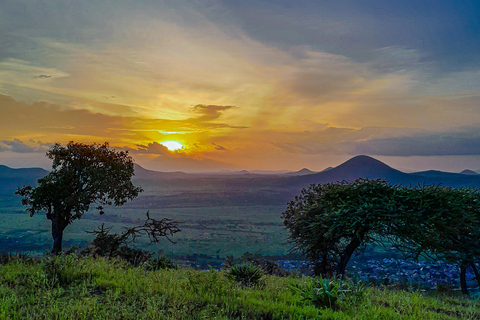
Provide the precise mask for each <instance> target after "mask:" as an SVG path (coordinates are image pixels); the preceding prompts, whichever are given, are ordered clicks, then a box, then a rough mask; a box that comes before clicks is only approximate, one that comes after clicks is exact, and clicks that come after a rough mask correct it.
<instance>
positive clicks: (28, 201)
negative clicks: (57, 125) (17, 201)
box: [16, 141, 142, 254]
mask: <svg viewBox="0 0 480 320" xmlns="http://www.w3.org/2000/svg"><path fill="white" fill-rule="evenodd" d="M47 157H48V158H50V159H52V160H53V163H52V171H51V172H50V173H49V174H48V175H47V176H45V177H43V178H41V179H39V180H38V185H37V186H36V187H31V186H23V187H22V188H19V189H18V190H17V192H16V194H18V195H20V196H22V204H23V205H26V206H28V208H27V209H26V211H27V212H29V213H30V216H33V215H34V214H35V213H38V212H41V211H43V212H45V214H46V217H47V219H49V220H51V221H52V237H53V240H54V244H53V249H52V253H55V254H57V253H59V252H60V251H61V250H62V238H63V230H64V229H65V228H66V227H67V225H69V224H70V223H72V222H73V221H75V220H76V219H80V218H81V217H82V216H83V214H84V213H85V212H86V211H88V210H89V209H90V207H91V206H92V205H95V208H96V209H97V210H99V213H100V214H103V213H104V212H103V209H104V206H106V205H114V206H121V205H123V204H125V203H126V202H127V201H128V200H132V199H134V198H135V197H137V196H138V194H139V193H140V192H141V191H142V188H140V187H136V186H134V185H133V183H132V181H131V179H132V177H133V175H134V163H133V159H132V157H131V156H130V155H129V154H128V152H125V151H115V150H114V149H111V148H110V147H109V145H108V143H104V144H92V145H87V144H82V143H75V142H73V141H72V142H70V143H68V145H67V146H66V147H63V146H61V145H60V144H58V143H57V144H55V145H54V146H53V147H52V148H51V149H50V150H49V151H48V152H47Z"/></svg>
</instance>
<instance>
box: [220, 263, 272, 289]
mask: <svg viewBox="0 0 480 320" xmlns="http://www.w3.org/2000/svg"><path fill="white" fill-rule="evenodd" d="M228 275H229V277H230V278H232V279H233V280H235V282H239V283H241V284H242V285H245V286H252V285H259V284H260V280H261V279H262V277H263V270H262V269H261V268H260V267H255V266H253V265H251V264H250V265H247V264H243V265H239V266H233V267H232V268H231V269H230V270H229V272H228Z"/></svg>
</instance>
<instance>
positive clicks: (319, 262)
mask: <svg viewBox="0 0 480 320" xmlns="http://www.w3.org/2000/svg"><path fill="white" fill-rule="evenodd" d="M395 189H396V187H394V186H392V185H390V184H388V183H387V182H386V181H385V180H381V179H379V180H367V179H357V180H355V181H354V182H350V183H348V182H345V181H344V182H340V183H328V184H323V185H311V186H310V187H309V188H307V189H303V190H302V193H301V195H300V196H298V197H295V200H294V201H291V202H290V203H288V204H287V210H286V211H285V212H283V213H282V218H283V219H284V225H285V226H286V227H287V229H288V230H289V231H290V236H289V240H290V242H291V243H293V245H294V247H293V249H294V250H299V251H301V252H302V253H303V254H304V255H305V256H306V257H307V258H308V259H309V260H310V261H311V262H312V263H313V265H314V274H315V275H322V276H332V275H339V276H343V275H344V274H345V269H346V266H347V264H348V262H349V260H350V258H351V256H352V255H353V254H354V253H355V252H359V251H361V250H362V249H364V248H365V246H366V244H368V243H375V242H377V241H378V240H379V239H380V238H381V237H383V236H385V235H387V234H389V228H390V225H391V224H392V223H393V222H394V221H393V220H394V219H395V217H396V216H397V215H396V211H397V208H396V207H395V205H394V200H393V199H394V195H395Z"/></svg>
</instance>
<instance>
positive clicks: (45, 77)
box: [32, 74, 52, 79]
mask: <svg viewBox="0 0 480 320" xmlns="http://www.w3.org/2000/svg"><path fill="white" fill-rule="evenodd" d="M51 77H52V76H49V75H46V74H41V75H38V76H33V77H32V78H33V79H48V78H51Z"/></svg>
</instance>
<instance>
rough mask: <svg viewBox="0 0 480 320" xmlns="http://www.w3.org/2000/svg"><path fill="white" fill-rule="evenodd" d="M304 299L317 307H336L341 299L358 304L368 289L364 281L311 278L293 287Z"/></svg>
mask: <svg viewBox="0 0 480 320" xmlns="http://www.w3.org/2000/svg"><path fill="white" fill-rule="evenodd" d="M291 288H292V289H293V291H294V292H296V293H297V294H299V295H300V296H301V298H302V301H304V302H308V303H312V304H313V305H314V306H315V307H317V308H336V307H338V305H339V302H340V301H343V302H345V303H347V304H353V305H355V306H356V305H358V303H360V302H361V301H362V300H363V298H364V297H365V293H366V290H367V286H366V285H365V283H364V282H362V281H355V280H338V279H326V278H322V277H315V278H310V279H308V280H307V281H306V282H304V283H303V284H301V285H297V286H292V287H291Z"/></svg>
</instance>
